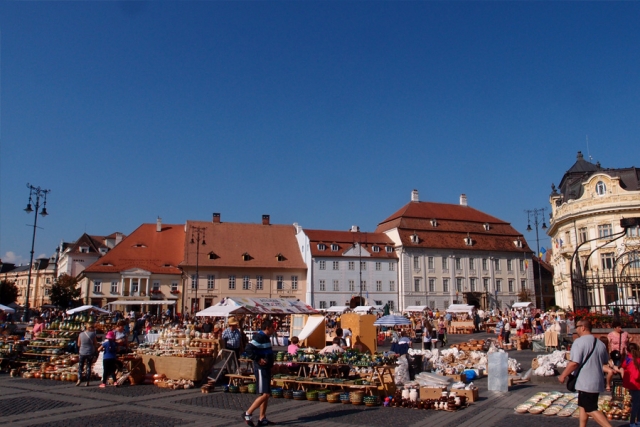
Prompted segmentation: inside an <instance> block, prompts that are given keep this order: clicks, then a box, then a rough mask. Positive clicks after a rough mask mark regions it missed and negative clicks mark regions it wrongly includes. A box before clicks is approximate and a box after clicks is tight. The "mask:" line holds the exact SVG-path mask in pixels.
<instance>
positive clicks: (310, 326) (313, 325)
mask: <svg viewBox="0 0 640 427" xmlns="http://www.w3.org/2000/svg"><path fill="white" fill-rule="evenodd" d="M323 321H324V317H323V316H309V317H308V318H307V323H305V325H304V328H302V331H300V334H299V335H298V339H299V340H300V341H302V340H306V339H307V338H308V337H309V336H310V335H311V334H312V333H313V331H315V330H316V329H317V328H318V326H320V325H321V324H322V322H323Z"/></svg>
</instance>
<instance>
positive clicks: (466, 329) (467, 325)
mask: <svg viewBox="0 0 640 427" xmlns="http://www.w3.org/2000/svg"><path fill="white" fill-rule="evenodd" d="M475 328H476V327H475V325H474V324H473V320H462V321H453V322H451V324H450V325H449V328H448V329H449V333H450V334H471V333H473V331H474V330H475Z"/></svg>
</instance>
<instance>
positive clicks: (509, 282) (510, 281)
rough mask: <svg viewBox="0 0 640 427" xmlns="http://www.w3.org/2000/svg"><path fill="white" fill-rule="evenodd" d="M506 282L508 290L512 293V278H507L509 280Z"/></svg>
mask: <svg viewBox="0 0 640 427" xmlns="http://www.w3.org/2000/svg"><path fill="white" fill-rule="evenodd" d="M507 283H508V286H509V292H511V293H513V292H514V289H513V279H509V281H508V282H507Z"/></svg>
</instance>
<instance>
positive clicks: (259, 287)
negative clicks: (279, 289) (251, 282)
mask: <svg viewBox="0 0 640 427" xmlns="http://www.w3.org/2000/svg"><path fill="white" fill-rule="evenodd" d="M256 289H257V290H259V291H261V290H263V289H264V282H263V281H262V276H256Z"/></svg>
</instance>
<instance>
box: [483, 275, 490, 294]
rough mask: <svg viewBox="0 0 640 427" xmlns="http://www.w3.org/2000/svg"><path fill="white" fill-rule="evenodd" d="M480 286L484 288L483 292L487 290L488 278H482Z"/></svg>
mask: <svg viewBox="0 0 640 427" xmlns="http://www.w3.org/2000/svg"><path fill="white" fill-rule="evenodd" d="M482 286H483V287H484V290H485V291H488V290H489V279H488V278H486V277H485V278H483V279H482Z"/></svg>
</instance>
